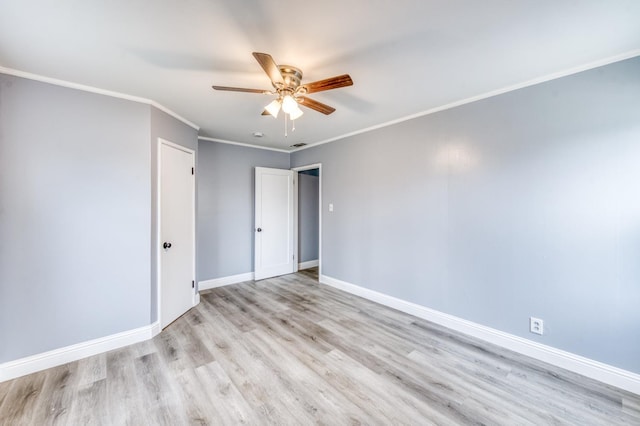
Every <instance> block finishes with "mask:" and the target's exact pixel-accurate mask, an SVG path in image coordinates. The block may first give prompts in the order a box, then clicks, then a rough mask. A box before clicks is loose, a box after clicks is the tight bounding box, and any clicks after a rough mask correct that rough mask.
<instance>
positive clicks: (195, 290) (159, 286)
mask: <svg viewBox="0 0 640 426" xmlns="http://www.w3.org/2000/svg"><path fill="white" fill-rule="evenodd" d="M162 145H167V146H170V147H172V148H175V149H178V150H181V151H184V152H187V153H189V154H191V155H192V157H191V158H192V160H193V162H192V167H193V168H194V180H193V186H192V189H191V200H192V211H193V226H192V227H191V237H192V241H193V251H192V253H193V257H192V258H191V276H192V277H193V281H194V287H193V294H192V297H191V306H196V305H197V304H198V303H200V293H199V292H198V288H197V284H198V283H197V282H196V183H195V161H196V152H195V150H193V149H190V148H187V147H185V146H183V145H179V144H177V143H174V142H171V141H168V140H166V139H163V138H158V144H157V147H156V157H157V158H156V162H157V167H156V170H157V172H156V206H155V207H156V229H155V231H156V232H155V234H156V247H155V253H156V298H157V301H156V302H157V303H156V313H157V319H156V322H157V324H158V328H159V329H160V330H159V331H162V252H161V249H160V244H161V241H162Z"/></svg>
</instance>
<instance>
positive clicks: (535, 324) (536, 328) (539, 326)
mask: <svg viewBox="0 0 640 426" xmlns="http://www.w3.org/2000/svg"><path fill="white" fill-rule="evenodd" d="M529 331H530V332H532V333H534V334H539V335H541V336H542V335H543V334H544V321H543V320H541V319H540V318H535V317H530V318H529Z"/></svg>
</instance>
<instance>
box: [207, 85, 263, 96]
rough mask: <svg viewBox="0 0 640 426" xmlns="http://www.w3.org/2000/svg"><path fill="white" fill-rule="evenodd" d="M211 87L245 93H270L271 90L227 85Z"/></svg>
mask: <svg viewBox="0 0 640 426" xmlns="http://www.w3.org/2000/svg"><path fill="white" fill-rule="evenodd" d="M211 87H213V88H214V89H215V90H226V91H228V92H247V93H263V94H266V95H268V94H270V93H271V92H270V91H268V90H262V89H245V88H243V87H227V86H211Z"/></svg>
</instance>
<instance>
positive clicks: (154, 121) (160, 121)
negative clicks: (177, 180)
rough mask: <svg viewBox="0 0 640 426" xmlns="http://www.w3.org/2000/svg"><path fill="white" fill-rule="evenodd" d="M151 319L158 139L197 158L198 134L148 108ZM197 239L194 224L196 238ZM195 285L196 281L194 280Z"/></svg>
mask: <svg viewBox="0 0 640 426" xmlns="http://www.w3.org/2000/svg"><path fill="white" fill-rule="evenodd" d="M150 127H151V159H152V161H151V209H152V215H151V280H150V283H149V285H150V291H151V312H150V314H151V317H150V321H151V322H152V323H153V322H155V321H156V320H157V319H158V283H157V279H158V276H157V272H158V270H157V267H158V259H157V251H156V248H157V247H158V244H159V242H158V223H157V222H158V221H157V219H158V216H157V204H158V199H157V196H158V138H162V139H164V140H167V141H169V142H173V143H175V144H178V145H181V146H184V147H186V148H189V149H192V150H194V151H195V158H196V162H197V158H198V132H197V130H196V129H194V128H193V127H191V126H188V125H186V124H184V123H183V122H181V121H179V120H176V119H175V118H173V117H172V116H170V115H169V114H167V113H166V112H164V111H161V110H159V109H157V108H155V107H151V126H150ZM197 186H198V173H196V212H197V211H198V210H197V206H198V191H197ZM197 235H198V231H197V224H196V237H197ZM196 281H197V278H196Z"/></svg>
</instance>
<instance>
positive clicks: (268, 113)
mask: <svg viewBox="0 0 640 426" xmlns="http://www.w3.org/2000/svg"><path fill="white" fill-rule="evenodd" d="M261 115H271V113H270V112H269V111H267V110H266V109H265V110H263V111H262V114H261Z"/></svg>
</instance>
